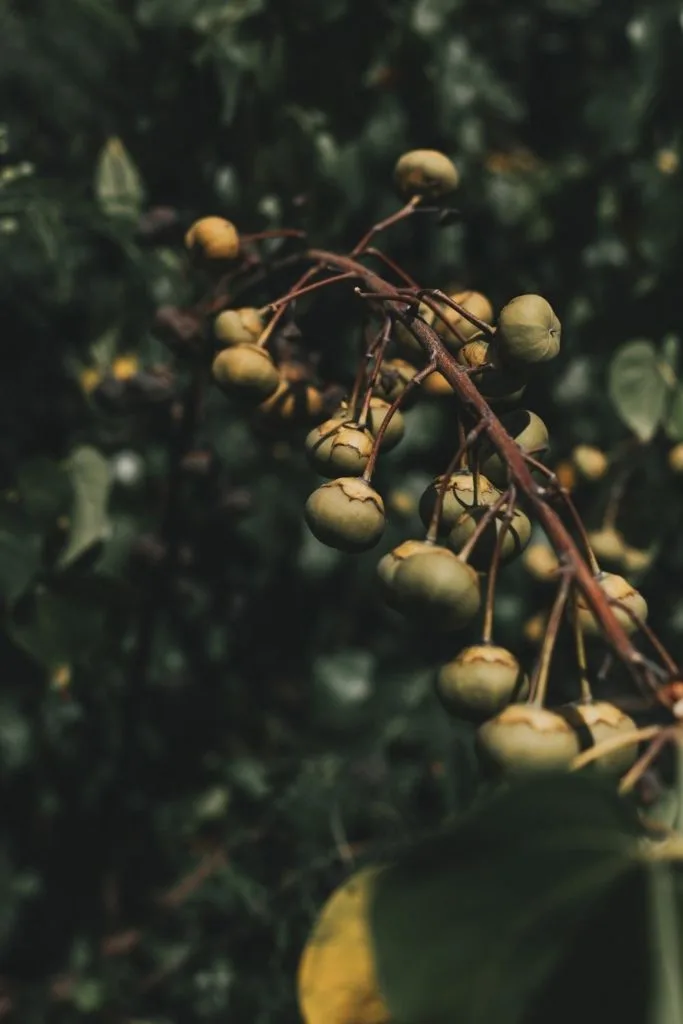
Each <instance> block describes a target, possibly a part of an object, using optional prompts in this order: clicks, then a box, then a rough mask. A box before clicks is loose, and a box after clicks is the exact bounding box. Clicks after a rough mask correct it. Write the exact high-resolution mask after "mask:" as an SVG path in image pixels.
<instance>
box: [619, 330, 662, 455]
mask: <svg viewBox="0 0 683 1024" xmlns="http://www.w3.org/2000/svg"><path fill="white" fill-rule="evenodd" d="M668 390H669V387H668V384H667V381H666V379H665V376H664V374H663V373H662V367H661V364H660V356H659V354H658V352H657V350H656V348H655V346H654V345H653V344H652V342H650V341H629V342H628V343H627V344H626V345H622V346H621V348H620V349H619V350H618V351H617V353H616V355H615V356H614V358H613V359H612V362H611V364H610V368H609V395H610V398H611V400H612V402H613V403H614V407H615V408H616V411H617V413H618V414H619V417H620V418H621V420H622V422H623V423H624V424H625V425H626V426H627V427H629V429H630V430H632V431H633V432H634V434H636V436H637V437H639V438H640V440H641V441H644V442H647V441H651V440H652V438H653V437H654V435H655V434H656V432H657V428H658V427H659V425H660V424H661V422H662V419H663V417H664V413H665V410H666V399H667V394H668Z"/></svg>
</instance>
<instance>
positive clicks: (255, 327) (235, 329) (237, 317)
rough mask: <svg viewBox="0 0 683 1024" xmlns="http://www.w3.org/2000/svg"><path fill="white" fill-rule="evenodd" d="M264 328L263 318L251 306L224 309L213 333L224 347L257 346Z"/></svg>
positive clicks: (217, 319) (216, 321) (216, 320)
mask: <svg viewBox="0 0 683 1024" xmlns="http://www.w3.org/2000/svg"><path fill="white" fill-rule="evenodd" d="M263 328H264V323H263V317H262V316H261V314H260V313H259V311H258V309H253V308H252V307H251V306H245V307H244V308H243V309H224V310H223V312H222V313H219V314H218V316H217V317H216V319H215V320H214V324H213V332H214V334H215V335H216V338H217V339H218V341H220V342H221V343H222V344H223V345H255V344H256V342H257V341H258V340H259V338H260V337H261V334H262V333H263Z"/></svg>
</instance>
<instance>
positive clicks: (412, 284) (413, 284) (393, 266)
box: [363, 248, 420, 289]
mask: <svg viewBox="0 0 683 1024" xmlns="http://www.w3.org/2000/svg"><path fill="white" fill-rule="evenodd" d="M363 255H364V256H375V257H376V258H377V259H378V260H381V261H382V263H384V265H385V266H387V267H388V268H389V270H392V271H393V272H394V274H396V276H397V277H400V278H401V280H402V281H403V283H404V284H407V285H408V287H409V288H415V289H418V288H419V287H420V286H419V284H418V283H417V281H414V280H413V279H412V277H411V276H410V274H407V273H406V272H405V270H404V269H403V267H401V266H400V265H399V264H398V263H397V262H396V261H395V260H392V259H391V258H390V257H389V256H387V254H386V253H384V252H382V250H381V249H375V248H369V249H365V250H364V252H363Z"/></svg>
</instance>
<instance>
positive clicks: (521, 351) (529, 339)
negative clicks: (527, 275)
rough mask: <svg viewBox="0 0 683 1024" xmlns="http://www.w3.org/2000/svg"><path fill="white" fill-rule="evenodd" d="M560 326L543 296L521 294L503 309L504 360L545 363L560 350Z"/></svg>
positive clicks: (500, 331) (500, 335)
mask: <svg viewBox="0 0 683 1024" xmlns="http://www.w3.org/2000/svg"><path fill="white" fill-rule="evenodd" d="M560 334H561V326H560V321H559V320H558V318H557V316H556V315H555V312H554V311H553V308H552V306H551V305H550V303H549V302H548V301H547V300H546V299H544V298H542V297H541V296H540V295H518V296H517V297H516V298H514V299H512V300H511V301H510V302H508V304H507V306H503V308H502V309H501V311H500V316H499V317H498V332H497V335H496V337H497V340H498V344H499V345H500V350H501V353H502V355H503V356H504V358H506V359H511V360H514V361H515V362H519V363H542V362H545V361H546V360H548V359H553V358H554V357H555V356H556V355H557V353H558V352H559V351H560Z"/></svg>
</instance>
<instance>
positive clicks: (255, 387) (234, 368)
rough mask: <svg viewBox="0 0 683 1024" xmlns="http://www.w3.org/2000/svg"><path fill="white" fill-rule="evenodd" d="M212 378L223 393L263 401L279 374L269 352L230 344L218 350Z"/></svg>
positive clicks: (249, 346) (253, 346)
mask: <svg viewBox="0 0 683 1024" xmlns="http://www.w3.org/2000/svg"><path fill="white" fill-rule="evenodd" d="M211 372H212V374H213V379H214V380H215V381H216V383H217V384H218V386H219V387H220V388H221V390H222V391H225V392H226V394H233V395H239V396H243V397H244V398H246V399H249V400H253V401H257V402H258V401H263V400H264V399H266V398H270V396H271V395H272V394H273V393H274V391H276V389H277V386H278V384H279V383H280V374H279V373H278V369H277V367H276V366H275V363H274V362H273V360H272V359H271V357H270V355H269V354H268V352H266V351H265V350H264V349H262V348H257V347H256V346H255V345H233V346H232V347H231V348H224V349H223V350H222V351H221V352H219V353H218V355H217V356H216V358H215V359H214V361H213V366H212V368H211Z"/></svg>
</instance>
